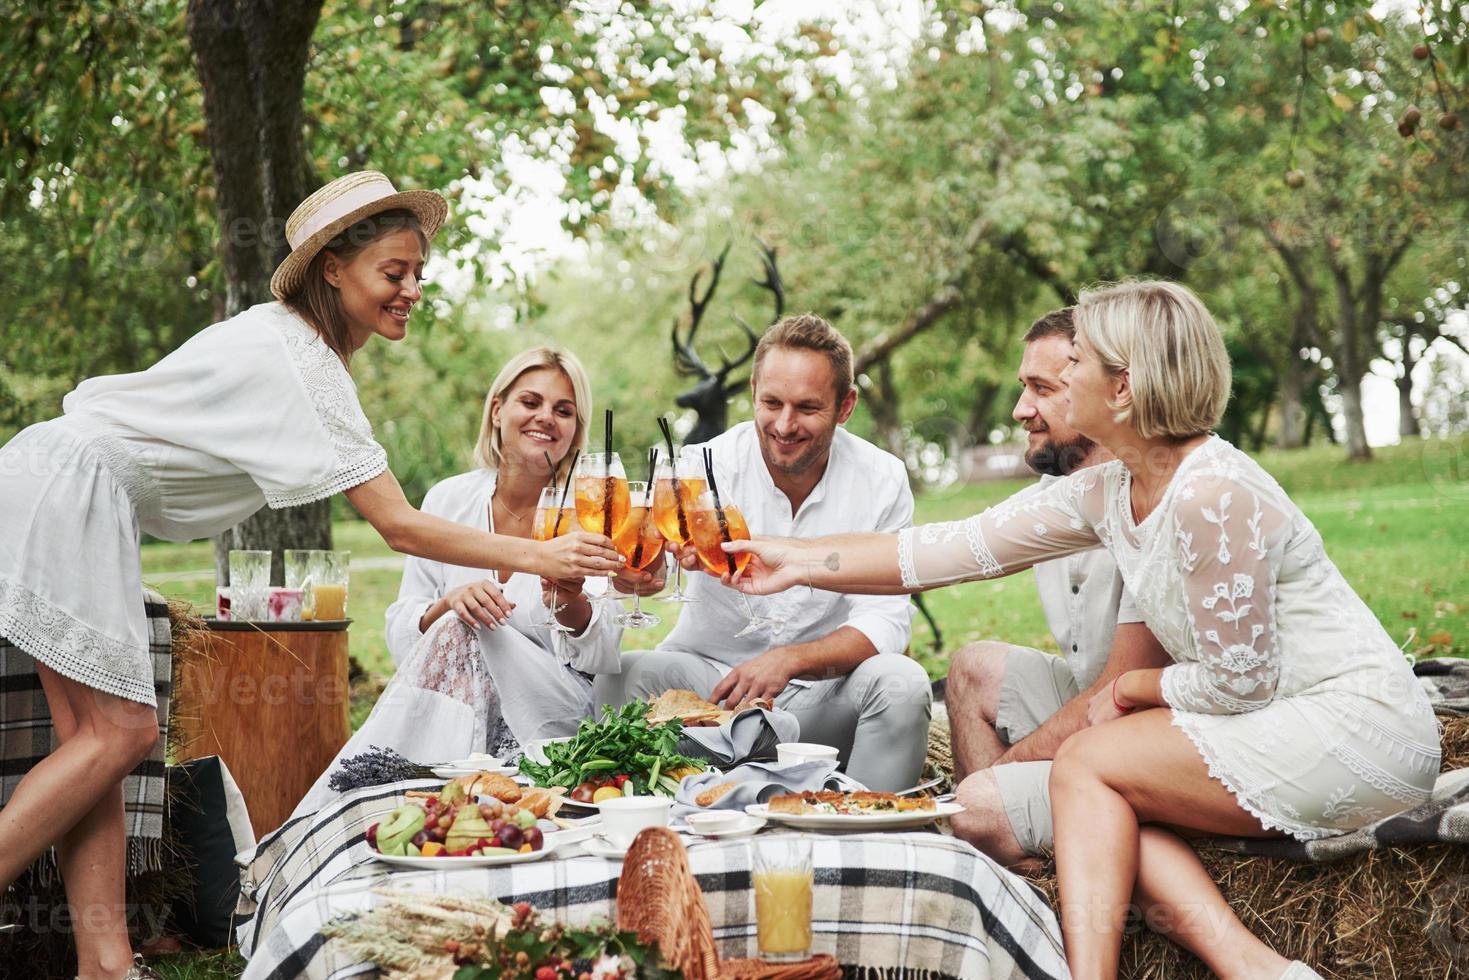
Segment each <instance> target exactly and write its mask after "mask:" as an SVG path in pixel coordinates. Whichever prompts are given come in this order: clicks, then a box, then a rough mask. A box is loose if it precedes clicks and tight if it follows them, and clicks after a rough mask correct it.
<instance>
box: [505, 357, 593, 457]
mask: <svg viewBox="0 0 1469 980" xmlns="http://www.w3.org/2000/svg"><path fill="white" fill-rule="evenodd" d="M491 422H492V424H493V425H494V426H495V427H496V429H498V430H499V433H500V452H501V455H502V456H503V457H504V459H505V461H506V462H507V463H511V464H512V465H519V466H528V467H532V468H534V469H536V470H539V471H541V472H545V469H546V460H545V455H544V454H545V453H550V454H551V459H553V460H555V461H556V462H557V463H560V462H561V458H562V457H563V456H565V455H566V454H567V453H568V452H570V451H571V444H572V440H573V439H574V438H575V436H576V395H575V393H574V392H573V391H572V387H571V379H569V378H567V376H566V375H565V374H564V373H562V372H561V371H558V370H557V369H556V368H533V369H532V370H529V371H526V372H525V373H524V374H522V375H521V376H520V377H518V378H516V379H515V380H514V381H513V382H511V384H510V387H509V389H507V390H506V392H505V394H504V396H503V397H502V398H497V399H496V400H495V403H494V406H493V408H492V409H491Z"/></svg>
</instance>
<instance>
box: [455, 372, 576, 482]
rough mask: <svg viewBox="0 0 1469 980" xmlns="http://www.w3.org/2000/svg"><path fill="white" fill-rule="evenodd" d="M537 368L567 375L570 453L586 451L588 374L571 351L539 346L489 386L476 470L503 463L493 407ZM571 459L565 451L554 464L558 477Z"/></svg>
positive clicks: (475, 455) (498, 376)
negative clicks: (572, 419)
mask: <svg viewBox="0 0 1469 980" xmlns="http://www.w3.org/2000/svg"><path fill="white" fill-rule="evenodd" d="M539 368H553V369H555V370H557V371H560V372H561V373H562V374H564V375H566V380H567V381H570V382H571V394H572V397H573V398H575V399H576V432H575V434H574V435H572V437H571V449H573V450H575V449H585V448H586V445H587V420H588V419H589V418H591V417H592V386H591V384H590V383H588V381H587V372H586V369H585V368H584V367H582V366H581V361H579V360H577V357H576V355H575V354H573V353H571V352H570V351H565V350H558V349H556V348H554V347H545V346H538V347H532V348H530V349H529V350H524V351H521V352H520V353H519V354H516V355H515V356H514V357H512V358H511V359H510V360H508V361H506V362H505V366H504V367H502V368H501V369H500V373H499V374H497V375H495V380H494V382H493V383H492V384H491V385H490V391H489V394H487V395H485V411H484V416H483V417H482V419H481V420H480V426H479V439H478V440H476V442H475V446H474V461H475V464H476V465H478V466H482V467H486V468H488V469H492V470H498V469H499V468H500V466H501V464H502V463H504V461H505V454H504V452H503V448H502V442H501V439H500V429H499V426H497V425H495V419H494V416H495V406H496V405H501V404H504V402H505V398H506V396H507V395H509V394H510V389H511V388H513V387H515V382H517V381H519V380H520V376H521V375H522V374H524V373H525V372H527V371H535V370H537V369H539ZM570 455H571V450H568V451H567V454H566V457H563V458H562V459H558V460H556V470H557V475H558V476H559V475H561V473H560V471H561V466H562V463H563V461H564V459H565V458H567V457H569V456H570Z"/></svg>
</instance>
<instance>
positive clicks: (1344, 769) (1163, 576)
mask: <svg viewBox="0 0 1469 980" xmlns="http://www.w3.org/2000/svg"><path fill="white" fill-rule="evenodd" d="M1099 544H1100V545H1101V546H1103V547H1105V548H1107V550H1108V551H1110V552H1111V554H1112V556H1113V558H1115V559H1116V561H1117V566H1118V568H1119V569H1121V571H1122V576H1123V579H1124V581H1125V582H1126V584H1127V587H1128V589H1129V590H1130V591H1131V592H1132V594H1133V596H1134V598H1135V599H1136V602H1137V606H1138V609H1139V610H1140V611H1141V612H1142V614H1143V617H1144V619H1145V620H1146V622H1147V624H1148V626H1149V628H1150V629H1151V630H1152V631H1153V634H1154V635H1155V636H1156V637H1157V638H1158V641H1159V642H1160V643H1161V644H1162V645H1163V646H1164V648H1165V649H1167V650H1168V652H1169V654H1170V655H1171V656H1172V657H1173V659H1174V661H1175V662H1174V663H1173V664H1172V665H1171V666H1169V667H1167V668H1166V669H1165V670H1164V671H1163V684H1162V687H1163V697H1164V700H1166V701H1167V703H1168V705H1169V707H1170V708H1171V709H1172V716H1173V724H1174V725H1176V726H1177V727H1178V728H1180V729H1181V730H1182V731H1183V732H1184V733H1185V734H1187V735H1188V737H1189V739H1190V740H1192V742H1193V743H1194V745H1195V746H1196V747H1197V748H1198V750H1199V753H1200V754H1201V755H1202V756H1203V759H1204V761H1205V762H1206V763H1207V765H1208V768H1209V774H1210V775H1211V776H1213V777H1214V778H1216V779H1218V780H1220V781H1221V782H1222V783H1223V784H1224V785H1225V786H1227V787H1228V788H1229V790H1230V791H1231V792H1232V793H1234V795H1235V798H1236V799H1238V800H1239V803H1240V805H1241V806H1242V807H1243V808H1244V809H1245V810H1247V811H1248V812H1249V813H1251V814H1253V815H1254V816H1255V817H1257V818H1259V819H1260V821H1261V822H1262V824H1263V825H1264V826H1265V827H1266V828H1268V829H1278V830H1282V831H1285V832H1287V833H1289V834H1290V835H1291V836H1293V837H1295V838H1297V839H1299V840H1310V839H1314V838H1320V837H1328V836H1332V835H1334V834H1339V833H1344V832H1346V831H1349V830H1352V829H1355V828H1357V827H1361V826H1364V825H1366V824H1368V823H1371V822H1373V821H1375V820H1378V819H1380V818H1382V817H1385V816H1388V815H1390V814H1393V813H1397V812H1399V811H1401V810H1404V809H1407V808H1408V807H1410V806H1413V805H1416V804H1418V803H1422V802H1424V801H1425V800H1427V799H1428V797H1429V794H1430V792H1431V790H1432V787H1433V784H1434V779H1435V777H1436V775H1437V773H1438V767H1439V755H1440V744H1439V729H1438V724H1437V722H1436V721H1435V720H1434V717H1433V710H1432V708H1431V707H1430V706H1429V703H1428V699H1427V697H1426V695H1425V694H1424V693H1423V691H1422V689H1421V688H1420V687H1419V685H1418V683H1417V682H1416V680H1415V679H1414V677H1413V674H1412V671H1411V669H1410V667H1409V665H1408V663H1407V662H1406V660H1405V659H1404V658H1403V657H1402V656H1401V654H1400V653H1399V652H1398V650H1397V648H1396V647H1395V646H1394V644H1393V642H1392V639H1391V638H1390V637H1389V636H1388V634H1387V631H1386V630H1384V629H1383V628H1382V625H1381V624H1380V623H1378V621H1377V619H1376V618H1375V617H1374V616H1373V615H1372V612H1371V610H1369V609H1368V608H1367V606H1366V604H1365V603H1363V602H1362V600H1361V599H1360V598H1359V597H1358V596H1357V594H1356V593H1355V592H1353V591H1352V588H1351V586H1350V585H1348V584H1347V582H1346V580H1345V579H1344V578H1343V577H1342V575H1341V573H1340V572H1339V571H1338V570H1337V568H1336V566H1335V565H1334V564H1333V563H1332V562H1331V560H1330V559H1329V558H1328V557H1327V556H1326V551H1325V549H1324V548H1323V547H1322V543H1321V535H1320V534H1319V533H1318V532H1317V531H1316V529H1315V527H1313V526H1312V525H1311V522H1310V521H1309V520H1307V519H1306V516H1305V515H1304V514H1302V513H1301V511H1300V509H1299V508H1298V507H1296V505H1295V504H1294V503H1292V502H1291V500H1290V498H1289V497H1287V496H1286V494H1285V491H1284V490H1282V489H1281V488H1280V486H1279V484H1277V483H1276V482H1275V480H1274V479H1272V478H1271V477H1270V475H1269V474H1268V473H1266V472H1265V471H1264V470H1263V469H1261V468H1260V466H1259V465H1258V464H1257V463H1255V462H1254V460H1252V459H1250V458H1249V457H1248V456H1247V455H1245V454H1244V453H1242V452H1240V451H1239V450H1238V449H1236V448H1235V447H1233V446H1231V445H1230V444H1229V443H1227V442H1225V441H1224V440H1222V439H1219V438H1218V437H1214V438H1211V439H1209V440H1208V441H1207V442H1206V443H1204V444H1203V445H1201V446H1200V447H1198V448H1197V449H1195V450H1194V451H1193V452H1191V453H1190V454H1189V455H1188V457H1187V458H1185V460H1184V461H1183V463H1182V465H1181V466H1180V467H1179V469H1178V472H1177V473H1176V474H1175V475H1174V477H1173V479H1172V481H1171V482H1170V483H1169V485H1168V487H1167V489H1166V491H1165V493H1164V496H1163V499H1162V501H1161V502H1160V503H1159V505H1158V507H1157V509H1156V510H1154V511H1153V512H1152V513H1151V514H1149V515H1148V517H1147V518H1146V519H1145V520H1143V521H1142V522H1141V523H1140V524H1138V523H1135V522H1134V521H1133V519H1132V505H1131V479H1130V474H1129V473H1128V471H1127V469H1126V468H1125V467H1124V466H1123V465H1122V464H1121V463H1120V462H1115V461H1114V462H1111V463H1105V464H1103V465H1101V466H1096V467H1090V468H1088V469H1085V470H1082V471H1079V472H1077V473H1074V474H1072V475H1071V476H1069V477H1067V478H1066V479H1063V480H1060V481H1057V482H1056V483H1055V484H1053V485H1052V486H1050V487H1048V488H1046V489H1045V490H1044V491H1042V492H1039V493H1029V494H1026V495H1024V496H1023V497H1022V498H1021V499H1014V498H1012V499H1011V500H1009V501H1006V502H1004V503H1001V504H999V505H997V506H995V507H992V508H990V509H989V510H987V511H985V512H984V513H982V514H979V515H977V516H974V517H971V518H968V519H967V520H963V521H956V522H951V523H945V524H930V525H925V526H922V527H917V528H913V529H912V530H910V531H905V532H903V533H902V534H901V536H900V537H899V543H898V554H899V565H900V567H901V572H902V577H903V582H904V584H905V585H906V586H908V587H910V588H918V587H926V586H933V585H941V584H947V583H951V582H961V581H969V580H972V579H978V578H992V577H994V576H998V575H1007V574H1009V573H1011V572H1015V571H1018V570H1020V569H1022V568H1025V567H1027V566H1029V565H1032V564H1034V563H1035V562H1037V561H1041V560H1044V559H1047V558H1055V557H1058V556H1060V555H1065V554H1070V553H1073V552H1076V551H1082V550H1085V549H1087V548H1093V547H1096V546H1098V545H1099Z"/></svg>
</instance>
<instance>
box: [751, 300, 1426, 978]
mask: <svg viewBox="0 0 1469 980" xmlns="http://www.w3.org/2000/svg"><path fill="white" fill-rule="evenodd" d="M1075 318H1076V345H1075V351H1074V355H1073V362H1072V366H1071V368H1070V370H1069V384H1070V394H1071V409H1070V415H1069V417H1068V419H1067V421H1068V423H1069V424H1070V425H1071V426H1072V427H1073V428H1075V429H1077V430H1078V431H1080V432H1082V433H1084V434H1086V435H1087V436H1089V437H1091V438H1092V439H1094V440H1095V441H1096V442H1098V443H1100V444H1101V445H1102V446H1104V447H1106V448H1107V449H1108V450H1110V451H1111V452H1112V453H1113V455H1115V456H1116V457H1117V460H1116V461H1114V462H1111V463H1106V464H1103V465H1100V466H1097V467H1092V468H1089V469H1086V470H1083V471H1079V472H1078V473H1075V474H1073V475H1072V476H1070V477H1068V478H1065V479H1062V480H1059V481H1057V482H1056V483H1054V484H1053V485H1051V486H1050V487H1048V488H1046V489H1044V490H1042V491H1039V492H1034V493H1028V494H1026V495H1024V496H1023V497H1022V498H1012V500H1011V501H1007V502H1005V503H1002V504H999V505H997V506H995V507H993V508H991V509H989V510H987V511H985V512H984V513H982V514H979V515H977V516H975V517H971V518H969V519H967V520H963V521H956V522H952V523H947V524H934V525H927V526H923V527H916V528H913V529H911V530H909V531H904V532H901V534H898V535H852V536H840V537H834V538H826V539H821V540H816V541H791V540H763V541H762V540H758V539H757V540H756V541H754V542H750V543H742V542H737V543H736V544H734V545H732V546H729V547H730V550H744V551H751V552H753V553H754V554H755V556H756V560H755V561H752V562H751V564H750V566H749V567H748V568H747V569H746V572H745V573H744V575H743V576H741V577H740V578H739V579H737V580H736V581H735V583H734V584H736V585H737V586H738V587H739V588H741V589H743V590H745V591H747V592H751V593H766V592H774V591H780V590H782V589H786V588H790V587H793V586H806V585H808V584H809V585H811V586H814V587H816V588H821V589H833V590H839V591H840V590H846V591H850V592H914V591H919V590H923V589H930V588H935V587H938V586H942V585H947V584H950V583H953V582H963V581H970V580H974V579H980V578H991V577H995V576H999V575H1008V574H1011V573H1014V572H1017V571H1020V570H1021V569H1023V568H1027V567H1029V566H1030V565H1032V564H1034V563H1036V562H1038V561H1042V560H1045V559H1048V558H1058V557H1061V556H1063V555H1067V554H1072V553H1074V552H1077V551H1082V550H1085V549H1088V548H1096V547H1104V548H1106V549H1108V551H1110V552H1111V554H1112V556H1113V557H1114V558H1115V559H1116V561H1117V565H1118V567H1119V568H1120V569H1121V571H1122V575H1123V578H1124V580H1125V581H1126V583H1127V586H1128V588H1129V590H1130V591H1131V592H1132V594H1133V595H1134V596H1135V597H1136V601H1137V605H1138V608H1139V610H1140V611H1141V612H1142V613H1143V615H1144V617H1145V619H1146V621H1147V625H1148V627H1149V628H1150V629H1151V630H1152V631H1153V633H1154V634H1155V635H1156V636H1157V638H1158V640H1159V642H1160V643H1162V644H1163V646H1164V647H1165V648H1166V649H1167V650H1168V652H1169V654H1170V655H1171V656H1172V657H1173V659H1174V661H1175V662H1174V663H1173V664H1172V665H1170V666H1168V667H1166V668H1163V669H1154V670H1134V671H1130V672H1128V673H1126V674H1123V675H1122V676H1121V677H1119V678H1118V679H1117V681H1116V682H1115V683H1114V685H1113V689H1112V690H1111V691H1106V692H1103V693H1102V694H1100V695H1098V696H1097V698H1095V699H1094V700H1093V702H1092V704H1091V706H1090V710H1089V714H1088V719H1089V721H1090V723H1091V725H1092V726H1093V727H1090V728H1088V729H1086V730H1084V731H1082V732H1080V733H1078V734H1077V735H1074V736H1072V738H1071V739H1069V740H1068V741H1067V742H1066V743H1065V744H1064V745H1063V746H1062V747H1061V749H1060V751H1059V753H1058V754H1057V756H1056V762H1055V767H1054V769H1053V771H1052V775H1051V795H1052V800H1053V805H1054V808H1055V822H1056V864H1057V869H1058V874H1059V879H1060V890H1061V915H1062V931H1063V933H1064V936H1065V939H1066V949H1067V959H1068V961H1069V963H1070V966H1071V971H1072V975H1073V976H1075V977H1076V978H1078V980H1093V978H1099V977H1114V976H1116V973H1117V960H1118V955H1119V951H1120V947H1121V937H1122V926H1123V921H1124V916H1125V914H1126V911H1127V908H1128V905H1129V902H1137V903H1138V904H1140V905H1141V906H1142V907H1143V910H1144V913H1145V915H1146V917H1147V921H1148V922H1149V923H1150V924H1153V925H1154V926H1155V927H1156V928H1158V929H1159V930H1160V931H1163V932H1165V933H1166V934H1167V935H1168V936H1169V938H1171V939H1172V940H1173V941H1174V942H1176V943H1178V944H1179V945H1181V946H1183V947H1184V948H1186V949H1188V950H1190V951H1192V952H1193V953H1195V954H1196V955H1197V956H1199V957H1200V958H1201V959H1202V960H1203V961H1204V962H1205V963H1206V964H1207V965H1208V966H1209V968H1210V969H1212V970H1213V971H1214V972H1215V973H1216V974H1217V975H1219V976H1220V977H1224V978H1231V980H1232V978H1242V980H1244V978H1247V980H1256V978H1258V980H1276V978H1280V977H1286V978H1290V980H1297V978H1304V977H1314V976H1316V974H1315V973H1314V972H1313V971H1311V970H1310V969H1309V968H1308V967H1306V966H1305V965H1304V964H1302V963H1299V962H1295V963H1289V964H1288V963H1287V962H1286V960H1285V959H1284V957H1281V956H1280V955H1278V954H1277V953H1275V952H1274V951H1273V950H1271V949H1270V948H1269V947H1267V946H1266V945H1265V944H1263V943H1262V942H1260V941H1259V940H1258V939H1256V938H1255V937H1254V936H1252V935H1251V934H1250V933H1249V932H1248V931H1247V930H1246V929H1245V928H1244V926H1243V925H1242V924H1241V923H1240V921H1239V920H1238V918H1236V917H1235V916H1234V914H1233V913H1232V912H1231V911H1230V909H1229V907H1228V905H1227V904H1226V903H1225V902H1224V900H1223V898H1222V897H1221V895H1220V894H1219V891H1218V889H1217V888H1216V887H1215V885H1214V883H1213V882H1212V880H1211V879H1210V878H1209V876H1208V874H1207V872H1206V871H1205V869H1204V867H1203V865H1202V864H1201V863H1200V862H1199V860H1198V858H1197V857H1196V856H1195V854H1194V852H1193V850H1192V849H1191V848H1190V847H1189V846H1188V845H1187V844H1185V843H1184V841H1183V840H1182V839H1181V838H1180V836H1179V834H1178V833H1175V830H1177V831H1181V832H1184V833H1191V834H1208V835H1231V836H1241V837H1267V836H1281V835H1286V834H1289V835H1290V836H1292V837H1295V838H1296V839H1299V840H1310V839H1313V838H1319V837H1326V836H1330V835H1334V834H1341V833H1344V832H1346V831H1349V830H1353V829H1355V828H1358V827H1361V826H1364V825H1366V824H1368V823H1371V822H1374V821H1376V820H1379V819H1381V818H1382V817H1385V816H1388V815H1390V814H1393V813H1397V812H1399V811H1401V810H1404V809H1407V808H1409V807H1411V806H1413V805H1415V804H1418V803H1421V802H1423V801H1425V800H1427V799H1428V798H1429V795H1430V792H1431V790H1432V787H1433V784H1434V778H1435V776H1436V774H1437V772H1438V766H1439V755H1440V745H1439V731H1438V726H1437V723H1436V722H1435V720H1434V717H1433V712H1432V709H1431V708H1430V706H1429V704H1428V701H1427V698H1426V696H1425V695H1424V694H1423V692H1422V690H1421V689H1420V688H1419V686H1418V684H1417V683H1416V681H1415V680H1414V678H1413V675H1412V672H1411V670H1410V669H1409V666H1408V664H1407V663H1406V662H1405V660H1404V659H1403V657H1402V656H1401V655H1400V654H1399V652H1398V650H1397V648H1396V647H1395V645H1394V644H1393V642H1392V640H1391V638H1390V637H1389V636H1388V634H1387V632H1386V630H1384V629H1383V627H1382V626H1381V624H1379V623H1378V622H1377V620H1376V618H1375V617H1374V616H1373V615H1372V613H1371V611H1370V610H1369V609H1368V608H1367V606H1366V605H1365V604H1364V603H1363V602H1362V600H1361V599H1360V598H1359V597H1358V596H1357V595H1356V593H1355V592H1353V591H1352V588H1351V586H1350V585H1348V584H1347V582H1346V580H1345V579H1344V578H1343V577H1342V575H1341V572H1339V571H1338V570H1337V568H1336V566H1335V565H1334V564H1332V562H1331V560H1330V559H1329V558H1328V557H1327V555H1326V552H1325V550H1324V549H1323V547H1322V544H1321V536H1320V534H1319V533H1317V531H1316V529H1315V528H1314V527H1313V526H1312V525H1311V522H1310V521H1309V520H1307V518H1306V516H1305V515H1304V514H1302V513H1301V511H1300V509H1299V508H1298V507H1297V506H1296V505H1295V504H1294V503H1292V502H1291V500H1290V498H1289V497H1288V496H1286V494H1285V492H1284V491H1283V490H1282V489H1281V488H1280V486H1279V484H1277V483H1276V482H1275V480H1273V479H1272V478H1271V477H1270V475H1269V474H1267V473H1266V472H1265V471H1264V470H1263V469H1261V468H1260V466H1259V465H1258V464H1257V463H1255V462H1254V461H1253V460H1252V459H1250V457H1249V456H1247V455H1245V454H1244V453H1242V452H1240V451H1239V450H1238V449H1236V448H1235V447H1234V446H1232V445H1230V444H1229V443H1227V442H1225V441H1224V440H1223V439H1220V438H1219V437H1218V436H1215V435H1212V434H1211V433H1210V430H1211V429H1212V428H1213V426H1214V425H1215V424H1217V422H1218V420H1219V417H1220V415H1221V413H1222V412H1223V409H1224V404H1225V402H1226V400H1227V398H1228V394H1229V362H1228V358H1227V355H1226V354H1225V351H1224V344H1223V341H1222V339H1221V337H1220V334H1219V330H1218V327H1217V326H1216V325H1215V323H1214V320H1213V318H1212V317H1211V316H1210V315H1209V312H1208V311H1207V310H1206V309H1205V308H1204V306H1203V304H1202V303H1201V302H1200V301H1199V299H1198V298H1197V297H1196V296H1195V295H1194V294H1193V293H1191V292H1190V291H1189V290H1187V289H1185V288H1184V287H1182V286H1178V285H1175V284H1172V283H1163V282H1127V283H1122V284H1118V285H1114V286H1110V287H1106V288H1101V289H1097V290H1094V291H1091V292H1088V293H1085V294H1084V295H1083V296H1082V297H1081V299H1080V301H1079V302H1078V304H1077V307H1076V313H1075Z"/></svg>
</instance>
